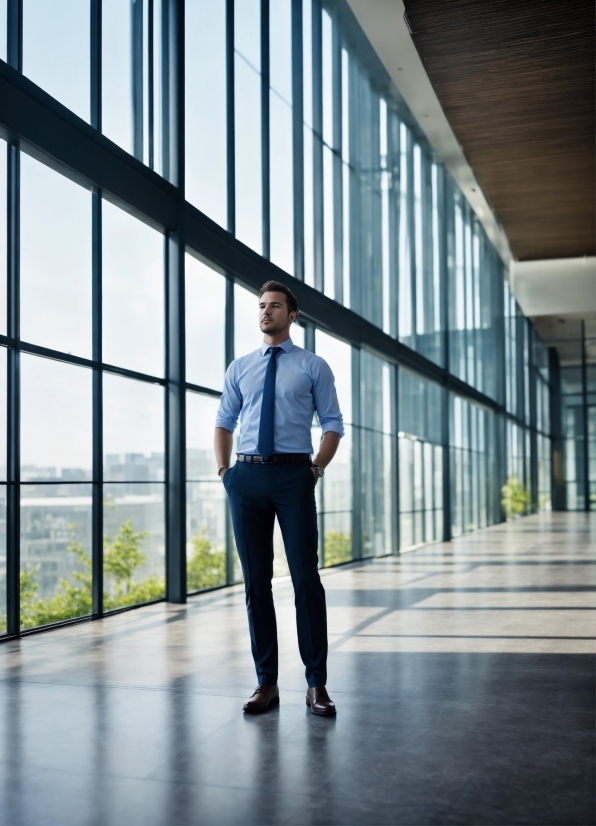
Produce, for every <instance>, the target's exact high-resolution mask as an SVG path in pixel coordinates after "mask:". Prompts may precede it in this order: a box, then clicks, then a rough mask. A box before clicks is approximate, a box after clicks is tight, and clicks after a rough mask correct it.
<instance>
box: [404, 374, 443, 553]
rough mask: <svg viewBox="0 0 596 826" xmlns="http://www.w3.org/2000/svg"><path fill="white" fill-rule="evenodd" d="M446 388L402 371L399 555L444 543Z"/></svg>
mask: <svg viewBox="0 0 596 826" xmlns="http://www.w3.org/2000/svg"><path fill="white" fill-rule="evenodd" d="M441 392H442V391H441V388H440V387H439V386H438V385H436V384H432V383H431V382H427V381H424V380H423V379H420V378H418V377H417V376H415V375H413V374H412V373H408V372H407V371H406V370H402V369H400V370H399V428H400V432H399V475H400V487H399V512H400V549H401V550H407V549H409V548H413V547H416V546H417V545H421V544H422V543H425V542H434V541H436V540H440V539H442V537H443V448H442V446H441Z"/></svg>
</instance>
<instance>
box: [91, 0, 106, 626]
mask: <svg viewBox="0 0 596 826" xmlns="http://www.w3.org/2000/svg"><path fill="white" fill-rule="evenodd" d="M101 46H102V32H101V0H91V66H90V79H91V126H94V127H95V128H96V129H97V130H99V131H100V132H101V102H102V95H101V69H102V62H101ZM91 199H92V200H91V258H92V261H91V278H92V296H93V297H92V339H93V361H94V362H95V363H96V364H97V367H96V368H95V369H94V370H93V492H92V499H93V515H92V529H91V530H92V536H91V561H92V562H91V569H92V580H91V581H92V599H93V606H92V609H91V612H92V614H93V616H94V617H100V616H101V615H102V614H103V424H102V422H103V373H102V369H101V363H102V288H101V278H102V273H101V252H102V234H101V214H102V213H101V190H99V189H98V190H96V191H95V192H93V194H92V196H91Z"/></svg>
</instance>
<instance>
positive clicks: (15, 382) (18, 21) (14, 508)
mask: <svg viewBox="0 0 596 826" xmlns="http://www.w3.org/2000/svg"><path fill="white" fill-rule="evenodd" d="M22 44H23V6H22V2H21V0H9V3H8V44H7V46H8V55H7V57H8V63H9V65H10V66H12V67H13V68H14V69H17V70H19V71H21V70H22V54H23V49H22ZM7 150H8V151H7V159H8V160H7V165H8V168H7V179H6V183H7V219H8V221H7V245H6V246H7V292H8V294H7V302H8V304H7V306H8V318H7V333H8V344H9V347H8V351H7V360H8V364H7V371H8V388H7V392H8V409H7V419H8V434H7V456H6V461H7V482H8V484H7V489H6V608H7V625H6V630H7V632H8V634H18V633H19V631H20V627H21V621H20V611H21V599H20V597H21V594H20V570H21V545H20V542H21V530H20V529H21V508H20V481H21V454H20V447H21V441H20V421H21V386H20V385H21V382H20V370H21V352H20V285H19V281H20V278H19V275H20V273H19V258H20V150H19V147H18V145H17V144H14V143H9V144H8V147H7Z"/></svg>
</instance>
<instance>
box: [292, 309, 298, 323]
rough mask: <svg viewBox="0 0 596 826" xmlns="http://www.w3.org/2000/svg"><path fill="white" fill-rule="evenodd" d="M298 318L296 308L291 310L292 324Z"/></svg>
mask: <svg viewBox="0 0 596 826" xmlns="http://www.w3.org/2000/svg"><path fill="white" fill-rule="evenodd" d="M297 318H298V313H297V312H296V310H290V324H293V323H294V322H295V321H296V319H297Z"/></svg>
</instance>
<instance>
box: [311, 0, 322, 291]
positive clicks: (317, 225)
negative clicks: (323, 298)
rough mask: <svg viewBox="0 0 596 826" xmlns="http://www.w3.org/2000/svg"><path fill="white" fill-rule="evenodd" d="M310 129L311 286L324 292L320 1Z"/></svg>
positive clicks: (315, 21) (314, 41)
mask: <svg viewBox="0 0 596 826" xmlns="http://www.w3.org/2000/svg"><path fill="white" fill-rule="evenodd" d="M312 126H313V147H312V168H313V180H312V187H313V252H314V286H315V289H317V290H320V292H323V288H324V283H325V272H324V268H325V261H324V247H323V244H324V231H323V228H324V203H323V12H322V7H321V3H320V2H319V0H313V4H312Z"/></svg>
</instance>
